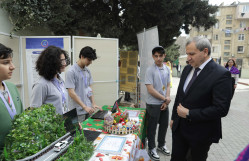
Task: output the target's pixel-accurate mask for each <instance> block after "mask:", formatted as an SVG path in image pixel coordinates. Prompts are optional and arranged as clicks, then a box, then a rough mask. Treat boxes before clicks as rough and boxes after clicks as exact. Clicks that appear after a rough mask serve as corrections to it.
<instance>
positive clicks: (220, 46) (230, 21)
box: [190, 3, 249, 78]
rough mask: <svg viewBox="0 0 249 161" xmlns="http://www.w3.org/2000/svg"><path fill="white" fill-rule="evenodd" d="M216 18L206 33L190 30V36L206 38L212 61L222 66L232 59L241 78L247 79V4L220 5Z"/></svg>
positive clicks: (248, 52) (248, 18) (248, 15)
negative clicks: (208, 41)
mask: <svg viewBox="0 0 249 161" xmlns="http://www.w3.org/2000/svg"><path fill="white" fill-rule="evenodd" d="M245 6H246V7H245ZM247 6H248V11H247V12H245V8H247ZM242 15H243V16H242ZM216 18H217V19H218V23H217V24H216V25H214V26H213V27H212V28H210V29H209V30H207V31H204V30H203V29H202V28H201V29H200V30H198V29H196V28H192V29H191V32H190V36H191V37H193V36H205V37H207V38H208V39H209V40H210V42H211V43H212V57H213V58H214V60H216V61H217V62H219V63H220V64H221V65H224V63H226V62H227V61H228V59H230V58H233V59H234V60H236V63H237V65H238V68H239V69H240V70H241V77H242V78H249V3H238V4H235V3H234V4H232V5H229V6H222V5H221V6H219V10H218V12H217V13H216ZM241 48H243V50H242V51H240V50H239V49H241Z"/></svg>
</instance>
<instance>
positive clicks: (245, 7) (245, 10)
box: [243, 5, 249, 13]
mask: <svg viewBox="0 0 249 161" xmlns="http://www.w3.org/2000/svg"><path fill="white" fill-rule="evenodd" d="M243 12H244V13H247V12H249V5H245V6H243Z"/></svg>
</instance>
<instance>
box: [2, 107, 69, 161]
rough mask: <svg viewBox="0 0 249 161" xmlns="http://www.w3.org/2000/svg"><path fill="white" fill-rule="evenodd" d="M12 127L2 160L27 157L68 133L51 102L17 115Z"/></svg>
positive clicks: (6, 140)
mask: <svg viewBox="0 0 249 161" xmlns="http://www.w3.org/2000/svg"><path fill="white" fill-rule="evenodd" d="M12 129H13V130H12V131H11V132H10V133H9V134H8V135H7V137H6V139H5V147H4V152H3V153H2V155H1V157H0V160H4V159H5V160H17V159H23V158H26V157H28V156H31V155H33V154H36V153H37V152H39V151H40V150H41V149H43V148H45V147H46V146H48V145H49V144H51V143H52V142H54V141H55V140H57V139H58V138H60V137H61V136H63V135H65V134H66V129H65V127H64V121H63V118H62V116H61V115H58V114H56V111H55V107H54V106H53V105H50V104H47V105H42V106H41V107H40V108H33V109H30V110H26V111H25V112H23V113H22V114H20V115H18V116H16V117H15V119H14V120H13V125H12Z"/></svg>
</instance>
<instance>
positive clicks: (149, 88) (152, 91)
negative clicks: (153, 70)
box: [146, 84, 165, 100]
mask: <svg viewBox="0 0 249 161" xmlns="http://www.w3.org/2000/svg"><path fill="white" fill-rule="evenodd" d="M146 88H147V91H148V92H149V94H151V95H152V96H153V97H155V98H157V99H159V100H165V96H164V95H162V94H160V93H159V92H158V91H157V90H155V88H154V87H153V85H152V84H146Z"/></svg>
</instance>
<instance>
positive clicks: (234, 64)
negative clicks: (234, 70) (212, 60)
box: [225, 59, 237, 67]
mask: <svg viewBox="0 0 249 161" xmlns="http://www.w3.org/2000/svg"><path fill="white" fill-rule="evenodd" d="M230 60H232V61H233V66H234V67H237V65H236V63H235V61H234V60H233V59H229V60H228V61H227V63H226V65H225V67H228V62H229V61H230Z"/></svg>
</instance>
